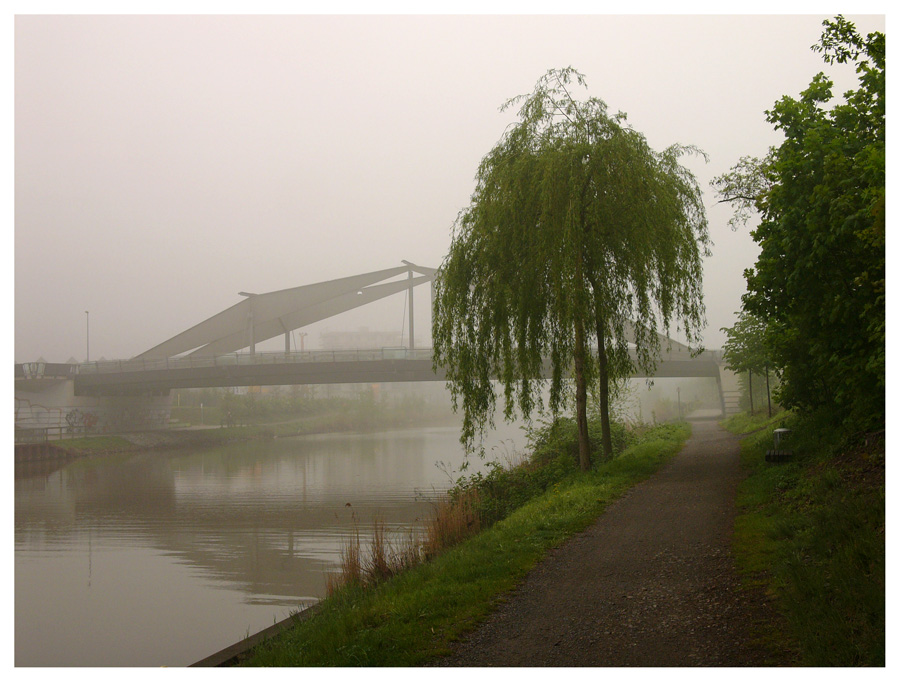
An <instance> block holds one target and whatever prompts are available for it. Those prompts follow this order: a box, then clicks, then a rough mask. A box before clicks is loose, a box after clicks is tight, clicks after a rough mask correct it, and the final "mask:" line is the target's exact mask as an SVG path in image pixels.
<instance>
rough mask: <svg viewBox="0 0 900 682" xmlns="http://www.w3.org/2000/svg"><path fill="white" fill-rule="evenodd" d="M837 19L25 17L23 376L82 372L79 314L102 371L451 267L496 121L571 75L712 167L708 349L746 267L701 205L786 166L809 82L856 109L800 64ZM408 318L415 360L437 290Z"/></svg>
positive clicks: (658, 143)
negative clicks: (715, 182)
mask: <svg viewBox="0 0 900 682" xmlns="http://www.w3.org/2000/svg"><path fill="white" fill-rule="evenodd" d="M825 18H828V15H804V16H784V15H756V16H655V15H645V16H605V15H591V16H415V17H413V16H352V15H351V16H52V15H42V16H19V17H17V18H16V19H15V359H16V361H17V362H27V361H31V360H35V359H37V358H38V357H39V356H43V357H44V358H46V359H47V360H50V361H60V362H61V361H65V360H66V359H68V358H69V357H70V356H74V357H75V358H76V359H78V360H83V359H84V357H85V351H86V315H85V311H86V310H89V311H90V352H91V359H99V358H100V357H101V356H103V357H106V358H107V359H113V358H127V357H131V356H134V355H136V354H138V353H140V352H142V351H144V350H147V349H148V348H150V347H152V346H154V345H156V344H157V343H159V342H161V341H164V340H165V339H167V338H169V337H171V336H173V335H174V334H177V333H178V332H180V331H183V330H184V329H186V328H188V327H190V326H192V325H194V324H196V323H197V322H200V321H202V320H204V319H206V318H207V317H209V316H211V315H213V314H215V313H216V312H218V311H220V310H222V309H223V308H225V307H228V306H230V305H232V304H233V303H236V302H238V301H239V300H241V299H240V297H239V296H238V295H237V292H238V291H252V292H257V293H264V292H267V291H272V290H276V289H283V288H287V287H293V286H299V285H302V284H310V283H314V282H319V281H323V280H327V279H334V278H337V277H343V276H347V275H353V274H358V273H361V272H366V271H369V270H377V269H382V268H387V267H393V266H395V265H399V264H400V260H401V259H407V260H410V261H413V262H415V263H419V264H421V265H426V266H431V267H436V266H438V265H440V263H441V261H442V259H443V257H444V255H445V253H446V251H447V248H448V246H449V243H450V234H451V226H452V224H453V221H454V219H455V217H456V215H457V213H458V212H459V210H460V209H462V208H463V207H464V206H465V205H466V204H467V202H468V200H469V197H470V195H471V192H472V189H473V187H474V175H475V171H476V168H477V165H478V163H479V161H480V159H481V158H482V157H483V156H484V155H485V154H486V153H487V152H488V151H489V150H490V148H491V147H492V146H493V145H494V144H495V143H496V142H497V141H498V139H499V138H500V136H501V134H502V133H503V130H504V128H505V127H506V125H507V124H508V123H510V122H511V121H512V120H514V118H515V114H514V113H512V112H506V113H504V114H501V113H500V112H499V111H498V108H499V106H500V105H501V104H502V103H503V101H505V100H506V99H507V98H509V97H512V96H514V95H518V94H522V93H526V92H530V91H531V90H532V88H533V86H534V84H535V82H536V81H537V79H538V78H539V77H540V76H541V75H543V73H545V72H546V71H547V70H548V69H550V68H558V67H564V66H569V65H571V66H573V67H575V68H576V69H578V70H579V71H581V72H582V73H583V74H585V76H586V77H587V82H588V86H589V90H588V94H589V95H593V96H596V97H599V98H601V99H603V100H605V101H606V103H607V104H608V105H609V108H610V109H611V110H613V111H616V110H621V111H624V112H627V114H628V120H629V122H630V123H631V124H632V125H633V126H634V127H635V128H636V129H637V130H639V131H641V132H643V133H644V134H645V135H646V136H647V138H648V140H649V142H650V144H651V145H652V146H653V147H654V148H656V149H662V148H663V147H666V146H668V145H670V144H672V143H674V142H679V143H683V144H694V145H697V146H699V147H701V148H702V149H704V150H705V151H706V152H707V153H708V154H709V156H710V162H709V163H708V164H704V163H703V162H702V161H700V160H694V161H691V162H689V166H690V167H691V169H692V170H693V171H694V172H695V173H696V175H697V176H698V178H699V180H700V183H701V185H702V186H703V187H704V188H706V189H707V197H708V202H707V208H708V217H709V221H710V233H711V236H712V239H713V241H714V242H715V246H714V247H713V256H712V258H710V259H709V260H708V261H707V262H706V267H705V292H706V306H707V318H708V322H709V324H708V327H707V330H706V333H705V335H704V337H705V338H704V341H705V345H706V347H708V348H718V347H720V346H721V343H722V342H723V340H724V336H723V335H722V333H721V332H720V331H719V328H720V327H723V326H730V325H731V324H732V323H733V319H734V318H733V313H734V311H736V310H738V309H739V308H740V297H741V294H742V293H743V292H744V291H745V283H744V279H743V270H744V268H746V267H750V266H751V265H752V264H753V263H754V261H755V258H756V253H757V249H756V246H755V245H754V244H753V242H752V240H751V238H750V236H749V230H750V229H751V228H750V227H748V228H745V229H742V230H739V231H737V232H733V231H731V229H730V228H729V227H728V226H727V225H726V222H727V220H728V218H729V217H730V211H729V209H728V208H727V207H724V206H716V205H715V200H714V197H713V194H712V192H711V191H710V190H709V189H708V184H709V180H710V179H711V178H712V177H713V176H715V175H718V174H721V173H723V172H725V171H727V170H728V169H729V168H730V167H731V166H732V165H733V164H734V163H735V162H736V161H737V160H738V158H739V157H741V156H743V155H757V156H760V155H763V154H765V152H766V150H767V148H768V147H769V146H770V145H773V144H778V143H779V141H780V137H779V136H778V135H777V134H776V133H775V132H774V131H773V130H772V127H771V125H769V124H768V123H766V121H765V116H764V111H765V110H766V109H769V108H771V107H772V105H773V104H774V103H775V101H776V100H778V99H779V98H780V97H782V96H783V95H791V96H795V97H796V96H798V95H799V93H800V91H801V90H803V89H804V88H805V87H806V86H807V85H808V84H809V81H810V80H811V79H812V77H813V76H814V74H816V73H817V72H819V71H825V72H826V73H828V74H829V75H830V76H831V77H832V78H833V79H834V80H835V81H836V84H837V85H836V87H835V91H836V92H837V93H842V92H843V91H845V90H846V89H848V88H851V87H855V82H856V81H855V74H854V73H853V69H852V67H851V66H835V67H828V66H827V65H825V64H824V62H823V61H822V60H821V57H820V55H818V54H816V53H814V52H812V51H811V50H810V49H809V48H810V46H811V45H812V44H813V43H815V42H816V41H817V39H818V37H819V35H820V34H821V23H822V21H823V19H825ZM848 18H849V19H851V20H852V21H854V22H855V23H856V24H857V27H858V28H859V30H860V31H861V32H862V33H866V32H869V31H872V30H880V31H884V30H885V22H884V17H883V16H871V15H870V16H859V15H848ZM751 227H752V226H751ZM417 293H418V290H417ZM416 303H417V306H416V325H417V336H420V335H422V334H426V333H427V330H428V326H429V324H430V316H428V311H427V306H428V296H427V291H426V290H424V289H423V290H421V294H419V295H418V296H417V297H416ZM403 315H404V300H403V298H402V297H394V298H392V299H390V300H389V301H386V302H385V303H384V304H383V305H381V306H379V307H377V308H374V309H372V310H370V311H368V312H367V313H366V314H358V315H355V316H354V315H351V314H347V315H345V316H344V317H342V318H340V319H335V320H332V321H331V322H329V323H327V324H325V323H323V324H321V325H318V326H316V327H315V328H313V329H310V330H309V331H310V335H309V337H308V338H307V346H308V347H309V346H315V345H316V343H317V337H318V334H317V332H318V331H321V330H323V329H325V328H329V329H332V330H337V329H356V328H357V327H358V326H360V325H367V326H369V327H370V328H372V329H378V330H385V331H392V330H397V331H398V332H399V331H400V328H401V326H402V324H403ZM421 343H422V341H421V340H420V345H421ZM280 344H281V342H280V341H279V342H278V343H276V344H275V346H274V349H278V348H279V347H280Z"/></svg>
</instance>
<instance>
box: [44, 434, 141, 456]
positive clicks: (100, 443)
mask: <svg viewBox="0 0 900 682" xmlns="http://www.w3.org/2000/svg"><path fill="white" fill-rule="evenodd" d="M52 443H53V444H54V445H59V446H60V447H63V448H65V449H66V450H69V451H71V452H74V453H77V454H85V455H89V454H96V453H105V452H118V451H121V450H133V449H134V447H135V446H134V444H132V443H131V442H130V441H128V440H126V439H125V438H122V437H121V436H82V437H80V438H65V439H63V440H58V441H52Z"/></svg>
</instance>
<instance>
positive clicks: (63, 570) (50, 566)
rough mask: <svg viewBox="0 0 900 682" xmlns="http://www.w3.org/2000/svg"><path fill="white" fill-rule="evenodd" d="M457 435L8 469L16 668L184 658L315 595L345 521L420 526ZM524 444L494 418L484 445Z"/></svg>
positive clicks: (296, 442)
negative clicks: (11, 501) (12, 516)
mask: <svg viewBox="0 0 900 682" xmlns="http://www.w3.org/2000/svg"><path fill="white" fill-rule="evenodd" d="M458 439H459V429H458V427H449V426H448V427H423V428H415V429H407V430H396V431H389V432H379V433H366V434H327V435H318V436H305V437H297V438H283V439H278V440H273V441H255V442H250V443H241V444H234V445H230V446H227V447H219V448H214V449H206V450H201V451H169V452H149V451H148V452H142V453H131V454H127V455H115V456H103V457H100V456H97V457H88V458H83V459H79V460H75V461H72V462H69V463H67V464H64V465H59V467H58V468H52V467H48V468H47V469H44V470H41V471H34V470H30V471H24V470H23V471H19V470H17V471H16V477H15V664H16V666H184V665H189V664H191V663H193V662H195V661H198V660H200V659H202V658H204V657H206V656H208V655H210V654H212V653H215V652H216V651H219V650H220V649H223V648H224V647H226V646H228V645H230V644H233V643H235V642H237V641H239V640H241V639H243V638H244V637H246V636H247V635H248V634H253V633H255V632H258V631H259V630H262V629H263V628H265V627H268V626H269V625H272V624H273V623H274V622H276V621H279V620H282V619H283V618H286V617H287V616H288V615H289V614H290V613H291V612H293V611H296V610H297V609H298V608H302V607H305V606H308V605H310V604H313V603H315V602H316V600H318V599H320V598H321V597H323V596H324V594H325V586H326V578H327V574H328V573H329V572H330V571H333V570H335V568H336V567H337V566H338V564H339V562H340V554H341V548H342V545H343V544H344V543H346V542H347V540H348V538H349V536H350V534H351V533H352V532H355V530H354V529H356V528H358V529H359V532H360V536H361V538H362V540H363V543H365V542H366V539H367V537H368V535H369V533H370V530H369V528H370V525H371V524H372V522H373V520H375V519H379V520H380V521H382V522H383V523H384V524H385V525H386V526H387V527H388V529H389V530H392V531H394V532H395V533H397V534H404V533H408V532H409V530H410V529H414V528H417V527H419V526H420V524H421V523H422V521H423V519H425V518H427V515H428V514H429V512H430V509H431V503H432V502H431V501H432V500H433V499H434V498H435V497H436V496H437V495H438V494H439V493H440V492H441V491H443V490H446V489H447V488H448V487H449V486H450V485H451V484H452V482H453V480H454V478H455V476H458V472H459V470H460V467H461V465H462V464H463V462H464V454H463V451H462V448H461V446H460V444H459V440H458ZM524 440H525V439H524V434H523V433H522V431H521V430H520V429H519V428H518V427H515V426H507V425H502V426H500V428H499V430H498V431H497V432H495V433H494V434H492V436H491V438H490V439H489V446H491V447H489V453H493V458H495V459H501V460H502V459H504V458H507V457H509V456H510V455H511V453H512V452H513V451H515V450H516V449H519V450H521V448H522V447H523V446H524ZM488 459H491V455H490V454H489V457H488ZM483 468H484V463H483V462H481V461H480V460H478V459H477V458H475V459H474V460H473V461H472V463H471V466H470V469H469V472H472V471H478V470H481V469H483Z"/></svg>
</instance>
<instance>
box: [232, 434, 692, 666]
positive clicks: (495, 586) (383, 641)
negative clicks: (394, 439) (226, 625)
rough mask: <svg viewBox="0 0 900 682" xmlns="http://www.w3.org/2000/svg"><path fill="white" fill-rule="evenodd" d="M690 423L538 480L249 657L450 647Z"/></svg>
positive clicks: (336, 662)
mask: <svg viewBox="0 0 900 682" xmlns="http://www.w3.org/2000/svg"><path fill="white" fill-rule="evenodd" d="M689 432H690V429H689V427H688V426H687V425H686V424H682V425H679V426H678V427H675V428H672V427H667V428H665V429H659V430H657V431H651V432H649V433H647V434H644V435H643V438H642V439H641V440H640V441H639V442H636V443H634V444H632V445H631V446H630V447H629V448H627V449H626V450H625V451H624V452H623V453H622V454H621V455H620V456H619V457H616V458H615V459H613V460H611V461H609V462H605V463H601V464H598V465H597V466H596V467H595V468H594V469H593V470H592V471H590V472H586V473H581V472H578V471H571V472H566V473H564V474H563V475H562V476H561V477H560V478H559V479H558V480H556V481H555V482H553V483H550V484H548V486H547V488H546V489H545V490H540V491H538V490H537V488H535V494H534V496H533V497H531V498H530V499H528V500H527V501H525V502H523V503H522V504H521V505H520V506H519V507H518V508H517V509H515V510H514V511H512V512H511V513H509V514H508V515H507V516H506V517H505V518H503V519H502V520H499V521H497V522H496V523H494V524H493V525H491V526H490V527H489V528H487V529H486V530H483V531H482V532H480V533H477V534H475V535H474V536H472V537H470V538H469V539H467V540H465V541H463V542H460V543H458V544H456V545H454V546H452V547H450V548H449V549H444V550H441V551H438V552H437V553H436V555H435V556H433V557H432V558H431V559H430V560H428V561H426V562H424V563H420V564H418V565H416V566H413V567H412V568H409V569H408V570H405V571H402V572H400V573H398V574H397V575H394V576H393V577H391V578H390V579H387V580H384V581H382V582H377V583H376V584H374V586H372V587H369V588H365V587H363V585H362V581H350V582H348V583H347V584H345V585H344V586H343V587H340V588H338V589H336V590H335V591H334V592H333V594H331V595H330V596H329V597H328V598H326V599H325V600H323V601H322V602H320V604H319V605H318V607H317V612H316V614H315V615H314V616H313V617H312V618H310V619H308V620H305V621H303V622H300V623H298V624H296V625H295V626H294V627H293V628H291V629H290V630H288V631H286V632H284V633H282V634H281V635H278V636H276V637H275V638H273V639H272V640H269V641H268V642H266V643H264V644H262V645H260V646H258V647H257V648H255V649H254V650H253V651H251V652H250V654H249V655H248V657H247V658H246V659H244V660H243V661H242V664H243V665H248V666H412V665H421V664H423V663H425V662H427V661H429V660H431V659H433V658H435V657H438V656H441V655H443V654H446V653H449V644H450V643H451V642H452V641H454V640H456V639H458V638H459V637H461V636H462V635H464V634H465V633H466V632H467V631H469V630H471V629H473V628H474V627H475V625H476V624H477V623H478V622H480V621H481V620H483V619H484V618H485V617H486V616H487V614H488V613H489V612H490V611H491V610H492V608H493V604H494V603H496V601H497V600H498V599H501V598H502V595H503V594H504V593H506V592H508V591H509V590H511V589H513V588H514V587H515V586H516V584H517V583H518V582H519V581H520V580H522V578H523V577H524V576H525V574H526V573H527V572H528V571H529V570H530V569H531V568H532V567H533V566H534V565H535V564H536V563H537V562H538V561H540V559H541V558H543V557H544V556H545V555H546V553H547V552H548V551H549V550H550V549H551V548H553V547H556V546H557V545H559V544H560V543H562V542H563V541H564V540H565V539H566V538H568V537H570V536H571V535H573V534H574V533H577V532H579V531H581V530H583V529H584V528H586V527H587V526H588V525H589V524H590V523H591V522H593V521H594V520H595V519H596V518H597V517H598V516H599V515H600V514H601V513H602V512H603V510H604V509H605V508H606V506H607V505H609V503H610V502H612V501H613V500H615V499H616V498H617V497H619V496H620V495H622V494H623V493H624V492H625V491H626V490H628V489H629V488H630V487H631V486H633V485H635V484H636V483H637V482H639V481H641V480H643V479H645V478H647V477H649V476H650V475H651V474H652V473H654V472H655V471H656V470H657V469H658V468H659V467H660V466H661V465H662V464H663V462H665V461H667V460H668V459H669V458H671V457H672V456H673V455H674V454H675V453H676V452H678V450H679V449H680V448H681V446H682V444H683V443H684V440H685V439H686V438H687V436H688V435H689ZM560 454H561V455H567V453H560ZM538 487H539V486H538ZM463 488H466V486H463ZM475 489H477V486H468V490H469V491H470V492H471V490H475ZM352 551H353V550H351V552H352ZM352 561H355V562H357V563H362V562H363V561H364V559H362V558H360V557H358V556H357V557H356V558H354V559H352Z"/></svg>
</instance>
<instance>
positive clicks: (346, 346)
mask: <svg viewBox="0 0 900 682" xmlns="http://www.w3.org/2000/svg"><path fill="white" fill-rule="evenodd" d="M319 345H320V346H321V347H322V348H323V349H324V350H357V349H360V348H364V349H366V350H371V349H376V348H399V347H400V346H403V345H409V339H408V338H404V337H403V335H402V334H400V333H398V332H381V331H373V330H371V329H369V328H368V327H360V328H359V329H357V330H356V331H354V332H350V331H342V332H333V331H324V332H322V333H321V334H319Z"/></svg>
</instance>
